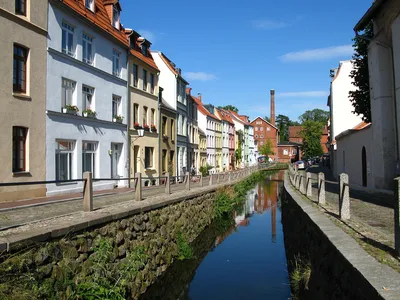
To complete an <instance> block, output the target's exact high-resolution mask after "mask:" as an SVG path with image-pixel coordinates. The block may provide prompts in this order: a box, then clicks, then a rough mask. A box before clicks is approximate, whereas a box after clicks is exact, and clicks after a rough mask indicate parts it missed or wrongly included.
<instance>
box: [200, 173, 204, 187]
mask: <svg viewBox="0 0 400 300" xmlns="http://www.w3.org/2000/svg"><path fill="white" fill-rule="evenodd" d="M199 182H200V187H203V173H200V179H199Z"/></svg>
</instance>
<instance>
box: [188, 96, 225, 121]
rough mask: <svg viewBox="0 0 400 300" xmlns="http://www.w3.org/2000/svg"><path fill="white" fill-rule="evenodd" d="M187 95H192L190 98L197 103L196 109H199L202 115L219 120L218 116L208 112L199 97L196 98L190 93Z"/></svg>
mask: <svg viewBox="0 0 400 300" xmlns="http://www.w3.org/2000/svg"><path fill="white" fill-rule="evenodd" d="M188 96H189V97H192V99H193V100H194V102H196V104H197V110H199V111H200V112H201V113H202V114H203V115H205V116H207V117H210V118H213V119H215V120H219V118H217V117H216V116H215V115H214V114H212V113H210V112H209V111H208V110H207V109H206V108H205V107H204V105H203V103H202V102H201V101H200V99H199V98H196V97H195V96H192V95H188Z"/></svg>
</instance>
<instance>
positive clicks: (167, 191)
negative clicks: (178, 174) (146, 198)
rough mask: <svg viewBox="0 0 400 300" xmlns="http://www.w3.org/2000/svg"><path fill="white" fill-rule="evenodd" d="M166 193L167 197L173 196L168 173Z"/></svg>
mask: <svg viewBox="0 0 400 300" xmlns="http://www.w3.org/2000/svg"><path fill="white" fill-rule="evenodd" d="M165 193H166V194H167V195H169V194H171V177H170V175H169V172H168V173H167V179H166V181H165Z"/></svg>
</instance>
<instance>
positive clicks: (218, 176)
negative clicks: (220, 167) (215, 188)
mask: <svg viewBox="0 0 400 300" xmlns="http://www.w3.org/2000/svg"><path fill="white" fill-rule="evenodd" d="M218 183H219V173H218V174H217V184H218Z"/></svg>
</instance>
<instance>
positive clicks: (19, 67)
mask: <svg viewBox="0 0 400 300" xmlns="http://www.w3.org/2000/svg"><path fill="white" fill-rule="evenodd" d="M27 58H28V50H27V49H26V48H23V47H21V46H18V45H14V69H13V91H14V92H22V93H26V72H27V69H26V63H27Z"/></svg>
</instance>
